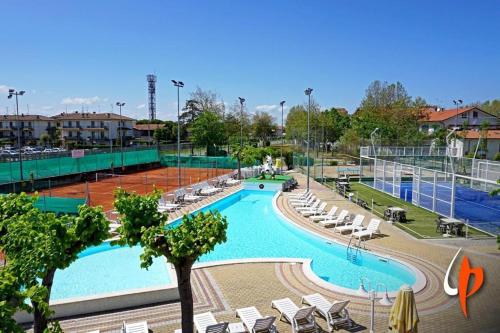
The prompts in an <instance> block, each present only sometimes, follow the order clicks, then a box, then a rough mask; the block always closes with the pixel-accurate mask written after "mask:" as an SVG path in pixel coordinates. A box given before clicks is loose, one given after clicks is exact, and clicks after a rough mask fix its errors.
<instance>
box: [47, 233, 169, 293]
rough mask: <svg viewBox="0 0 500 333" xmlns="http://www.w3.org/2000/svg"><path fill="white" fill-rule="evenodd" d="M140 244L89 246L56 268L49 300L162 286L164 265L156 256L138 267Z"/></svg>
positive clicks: (165, 273) (165, 281) (165, 275)
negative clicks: (64, 266)
mask: <svg viewBox="0 0 500 333" xmlns="http://www.w3.org/2000/svg"><path fill="white" fill-rule="evenodd" d="M141 253H142V248H141V247H140V246H134V247H120V246H111V245H110V243H109V242H105V243H102V244H101V245H99V246H95V247H91V248H89V249H87V250H85V251H83V252H82V253H80V255H79V258H78V259H77V260H76V261H75V262H74V263H72V264H71V265H70V266H69V267H68V268H66V269H64V270H58V271H56V274H55V277H54V284H53V287H52V291H51V297H50V298H51V300H60V299H65V298H72V297H84V296H93V295H99V294H104V293H113V292H123V291H130V290H132V289H142V288H151V287H161V286H165V285H167V284H169V283H170V281H171V280H170V275H169V272H168V270H167V265H166V264H165V260H164V259H163V258H162V257H159V258H155V259H154V262H153V265H151V267H149V269H148V270H146V269H142V268H141V266H140V259H139V256H140V255H141Z"/></svg>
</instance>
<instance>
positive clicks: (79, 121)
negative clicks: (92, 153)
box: [52, 111, 136, 144]
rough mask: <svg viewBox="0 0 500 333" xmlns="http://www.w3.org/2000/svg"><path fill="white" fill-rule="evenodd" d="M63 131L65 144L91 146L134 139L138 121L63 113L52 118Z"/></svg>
mask: <svg viewBox="0 0 500 333" xmlns="http://www.w3.org/2000/svg"><path fill="white" fill-rule="evenodd" d="M52 119H53V121H54V122H55V126H56V127H57V128H59V129H60V130H61V137H62V139H63V141H64V142H80V143H84V142H87V143H89V144H95V143H107V142H109V141H116V140H117V139H118V138H119V137H120V135H123V137H124V141H127V140H131V139H133V137H134V132H133V128H134V125H135V122H136V120H135V119H132V118H129V117H127V116H120V115H118V114H115V113H110V112H107V113H96V112H78V111H76V112H72V113H66V112H63V113H61V114H59V115H56V116H53V117H52Z"/></svg>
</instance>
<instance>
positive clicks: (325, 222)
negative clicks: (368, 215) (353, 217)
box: [318, 209, 349, 228]
mask: <svg viewBox="0 0 500 333" xmlns="http://www.w3.org/2000/svg"><path fill="white" fill-rule="evenodd" d="M347 215H349V212H348V211H347V210H346V209H342V210H341V211H340V214H339V216H337V217H335V218H333V219H331V220H319V221H318V223H319V224H321V225H322V226H323V227H325V228H329V227H336V226H337V225H338V224H343V223H344V221H345V218H346V217H347Z"/></svg>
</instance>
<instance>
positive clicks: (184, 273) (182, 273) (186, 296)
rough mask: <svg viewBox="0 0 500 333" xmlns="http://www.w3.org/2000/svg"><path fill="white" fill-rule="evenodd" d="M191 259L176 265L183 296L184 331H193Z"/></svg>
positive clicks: (189, 332) (184, 332) (180, 290)
mask: <svg viewBox="0 0 500 333" xmlns="http://www.w3.org/2000/svg"><path fill="white" fill-rule="evenodd" d="M192 266H193V263H192V262H190V261H186V262H183V263H182V264H180V265H175V273H176V275H177V284H178V286H179V287H178V288H179V296H180V298H181V312H182V333H193V332H194V330H193V293H192V291H191V267H192Z"/></svg>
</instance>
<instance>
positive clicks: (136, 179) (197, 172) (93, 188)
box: [39, 167, 233, 211]
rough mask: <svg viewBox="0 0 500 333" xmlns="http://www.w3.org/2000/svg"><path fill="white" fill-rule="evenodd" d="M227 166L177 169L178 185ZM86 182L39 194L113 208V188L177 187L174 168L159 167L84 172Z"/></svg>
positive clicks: (167, 189)
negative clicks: (117, 172) (120, 172)
mask: <svg viewBox="0 0 500 333" xmlns="http://www.w3.org/2000/svg"><path fill="white" fill-rule="evenodd" d="M232 171H233V170H231V169H210V168H181V187H183V186H186V185H190V184H195V183H198V182H200V181H204V180H207V179H211V178H214V177H217V176H222V175H224V174H228V173H230V172H232ZM88 175H89V176H88V177H87V182H81V183H77V184H72V185H64V186H59V187H55V188H51V189H50V190H43V191H40V192H39V193H40V194H43V195H49V196H54V197H68V198H88V203H89V204H90V205H91V206H103V208H104V210H105V211H107V210H110V209H112V208H113V200H114V196H113V191H114V190H115V189H116V188H118V187H121V188H123V189H125V190H127V191H134V192H136V193H139V194H146V193H149V192H151V191H152V190H153V188H154V187H156V188H158V189H161V190H163V191H164V192H170V191H173V190H176V189H177V188H178V177H177V168H174V167H170V168H160V169H154V170H147V171H141V172H135V173H130V174H126V175H111V174H104V173H91V174H88Z"/></svg>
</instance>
